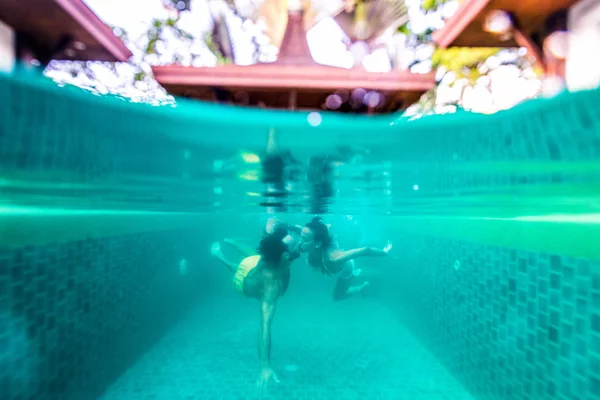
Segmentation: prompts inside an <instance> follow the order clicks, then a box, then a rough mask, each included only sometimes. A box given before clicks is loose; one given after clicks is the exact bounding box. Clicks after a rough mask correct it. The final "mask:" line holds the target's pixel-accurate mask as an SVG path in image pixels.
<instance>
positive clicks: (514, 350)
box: [390, 236, 600, 400]
mask: <svg viewBox="0 0 600 400" xmlns="http://www.w3.org/2000/svg"><path fill="white" fill-rule="evenodd" d="M396 243H399V244H400V243H403V245H404V246H406V247H404V246H403V245H399V246H398V247H397V250H398V251H400V252H402V254H403V260H402V261H401V263H402V264H401V265H400V266H398V268H397V269H396V271H397V272H396V273H397V274H398V275H397V276H396V282H397V283H398V285H397V291H396V292H395V294H394V295H393V296H394V297H393V303H392V304H393V307H395V308H396V309H398V310H400V315H401V318H402V319H404V320H405V321H406V322H407V324H408V325H409V327H410V328H411V330H413V332H414V333H415V334H416V335H417V336H418V337H419V339H420V340H421V341H422V342H423V343H424V344H426V345H427V347H428V348H429V349H430V350H431V351H432V352H433V353H434V354H435V355H436V357H437V358H438V359H440V360H441V361H442V362H443V363H444V364H445V365H446V367H447V368H448V369H449V370H450V372H451V373H453V374H454V375H455V376H456V377H457V378H458V379H459V380H460V381H461V382H462V383H463V384H464V385H465V386H466V387H467V389H468V390H470V391H471V393H472V394H473V395H474V396H475V397H476V398H478V399H481V400H492V399H494V400H495V399H498V400H500V399H503V400H504V399H506V400H508V399H511V400H513V399H514V400H516V399H524V400H525V399H535V400H543V399H561V400H562V399H565V400H566V399H573V400H575V399H577V400H586V399H589V400H592V399H598V398H600V263H598V262H590V261H586V260H583V259H573V258H568V257H559V256H556V255H550V254H541V253H533V252H527V251H521V250H514V249H508V248H500V247H494V246H486V245H480V244H473V243H468V242H462V241H454V240H448V239H442V238H434V237H425V236H416V237H415V236H412V237H410V238H408V237H407V238H404V240H401V238H399V239H398V240H396ZM390 300H391V299H390Z"/></svg>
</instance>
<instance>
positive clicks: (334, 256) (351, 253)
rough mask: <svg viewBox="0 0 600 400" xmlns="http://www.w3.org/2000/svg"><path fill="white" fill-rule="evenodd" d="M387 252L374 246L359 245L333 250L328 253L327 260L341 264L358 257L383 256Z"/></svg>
mask: <svg viewBox="0 0 600 400" xmlns="http://www.w3.org/2000/svg"><path fill="white" fill-rule="evenodd" d="M387 255H388V252H387V251H386V250H385V249H384V250H381V249H377V248H375V247H361V248H358V249H352V250H347V251H334V252H332V253H331V254H330V255H329V261H331V262H333V263H336V264H338V263H339V264H342V263H345V262H347V261H350V260H354V259H355V258H359V257H385V256H387Z"/></svg>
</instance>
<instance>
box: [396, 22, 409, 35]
mask: <svg viewBox="0 0 600 400" xmlns="http://www.w3.org/2000/svg"><path fill="white" fill-rule="evenodd" d="M398 32H399V33H403V34H405V35H410V33H411V32H410V29H409V27H408V22H407V23H405V24H403V25H401V26H399V27H398Z"/></svg>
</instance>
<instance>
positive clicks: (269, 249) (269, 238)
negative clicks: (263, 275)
mask: <svg viewBox="0 0 600 400" xmlns="http://www.w3.org/2000/svg"><path fill="white" fill-rule="evenodd" d="M287 234H288V232H287V229H285V228H284V227H278V228H276V229H275V231H273V233H271V234H267V235H265V236H264V237H263V238H262V240H261V241H260V244H259V245H258V254H260V256H261V258H262V259H263V260H264V261H266V262H268V263H277V262H279V260H281V256H282V255H283V253H285V252H287V251H288V246H287V245H286V244H285V243H284V242H283V238H285V237H286V236H287Z"/></svg>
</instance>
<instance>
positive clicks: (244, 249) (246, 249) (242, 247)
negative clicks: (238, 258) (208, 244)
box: [223, 239, 256, 258]
mask: <svg viewBox="0 0 600 400" xmlns="http://www.w3.org/2000/svg"><path fill="white" fill-rule="evenodd" d="M223 243H226V244H228V245H229V246H231V247H233V248H234V249H235V250H237V251H238V252H240V253H241V254H242V255H243V256H244V258H246V257H250V256H253V255H255V254H256V250H255V249H253V248H252V247H250V246H248V245H246V244H243V243H239V242H236V241H235V240H233V239H223Z"/></svg>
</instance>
